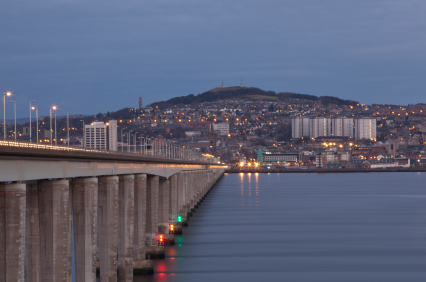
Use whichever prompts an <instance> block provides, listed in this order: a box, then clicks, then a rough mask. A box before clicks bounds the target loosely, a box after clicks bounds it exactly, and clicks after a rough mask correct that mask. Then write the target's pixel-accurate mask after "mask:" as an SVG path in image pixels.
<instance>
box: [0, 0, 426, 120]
mask: <svg viewBox="0 0 426 282" xmlns="http://www.w3.org/2000/svg"><path fill="white" fill-rule="evenodd" d="M425 5H426V4H425V3H423V2H421V1H405V2H404V3H401V2H399V1H369V2H361V3H360V2H357V3H346V2H340V1H321V3H319V2H318V1H308V2H304V3H298V2H296V1H286V2H285V3H282V2H281V1H267V2H263V3H257V2H255V1H244V3H243V2H241V3H240V2H237V1H233V2H229V1H226V2H225V1H210V2H204V3H202V4H201V3H197V2H193V1H184V2H180V3H179V5H177V4H175V3H173V2H170V1H157V2H155V3H145V2H139V1H130V2H128V3H127V4H126V5H122V4H121V3H115V2H107V4H106V5H102V6H101V5H100V3H97V2H83V1H73V2H72V3H71V2H70V3H66V2H59V3H58V2H54V3H53V2H51V1H37V3H32V2H28V3H27V2H25V1H14V2H10V3H2V4H0V7H1V9H0V15H1V17H0V32H1V34H2V39H3V41H4V42H7V44H3V45H2V46H1V47H0V50H1V52H0V61H1V62H2V66H3V67H2V69H1V70H0V90H1V91H3V92H6V91H8V90H10V91H13V92H14V94H15V99H16V102H17V117H18V118H21V117H27V116H28V110H27V107H24V105H25V104H26V103H27V102H28V101H30V100H37V105H39V108H40V114H42V111H43V107H44V108H45V109H44V111H45V112H48V108H49V106H50V105H52V104H57V105H58V106H59V109H60V110H61V111H62V110H63V112H64V113H66V112H68V111H73V112H75V113H78V114H83V115H88V114H96V113H98V112H105V111H108V110H109V111H115V110H118V109H121V108H124V107H137V99H138V97H140V96H142V97H143V98H144V104H145V105H146V104H150V103H153V102H157V101H161V100H167V99H169V98H172V97H177V96H183V95H188V94H191V93H192V94H198V93H202V92H204V91H207V90H209V89H211V88H214V87H217V86H220V83H221V82H222V81H224V82H225V85H226V86H232V85H239V84H240V76H241V75H243V78H244V80H243V84H244V85H246V86H253V87H259V88H261V89H265V90H274V91H276V92H281V91H289V92H295V93H302V94H310V95H316V96H325V95H328V96H336V97H339V98H342V99H353V100H358V101H360V102H361V103H366V104H372V103H390V104H407V103H419V102H424V100H423V97H422V95H423V83H422V82H423V80H424V65H425V64H424V61H425V57H424V54H423V49H424V47H425V45H426V41H425V40H424V39H423V36H421V35H422V30H424V27H425V25H426V20H425V19H424V17H423V11H424V10H425V8H426V6H425ZM117 98H118V99H117ZM82 101H84V103H82ZM8 106H9V108H8V109H7V110H6V114H7V118H8V119H10V118H13V109H12V108H10V106H11V105H8ZM76 109H79V111H77V110H76Z"/></svg>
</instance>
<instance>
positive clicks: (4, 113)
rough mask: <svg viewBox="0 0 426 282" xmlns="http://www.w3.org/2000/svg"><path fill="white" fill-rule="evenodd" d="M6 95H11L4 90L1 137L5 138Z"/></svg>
mask: <svg viewBox="0 0 426 282" xmlns="http://www.w3.org/2000/svg"><path fill="white" fill-rule="evenodd" d="M6 96H7V97H10V96H12V93H11V92H6V93H4V95H3V132H4V136H3V139H6Z"/></svg>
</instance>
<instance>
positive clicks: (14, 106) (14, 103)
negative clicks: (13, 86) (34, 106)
mask: <svg viewBox="0 0 426 282" xmlns="http://www.w3.org/2000/svg"><path fill="white" fill-rule="evenodd" d="M10 102H11V103H13V108H14V110H15V111H14V112H15V140H16V102H15V101H10Z"/></svg>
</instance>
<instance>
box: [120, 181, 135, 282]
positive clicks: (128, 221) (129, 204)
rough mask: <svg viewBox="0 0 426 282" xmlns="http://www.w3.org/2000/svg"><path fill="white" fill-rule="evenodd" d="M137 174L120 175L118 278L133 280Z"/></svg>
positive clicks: (126, 281)
mask: <svg viewBox="0 0 426 282" xmlns="http://www.w3.org/2000/svg"><path fill="white" fill-rule="evenodd" d="M134 190H135V176H134V175H131V174H129V175H120V176H119V184H118V267H117V271H118V280H119V281H120V282H133V243H134V242H133V235H134V229H133V228H134V221H133V220H134V203H135V202H134V201H135V200H134Z"/></svg>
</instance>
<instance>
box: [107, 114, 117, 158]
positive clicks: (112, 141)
mask: <svg viewBox="0 0 426 282" xmlns="http://www.w3.org/2000/svg"><path fill="white" fill-rule="evenodd" d="M117 140H118V139H117V121H116V120H109V121H108V150H110V151H117V145H118V144H117Z"/></svg>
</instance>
